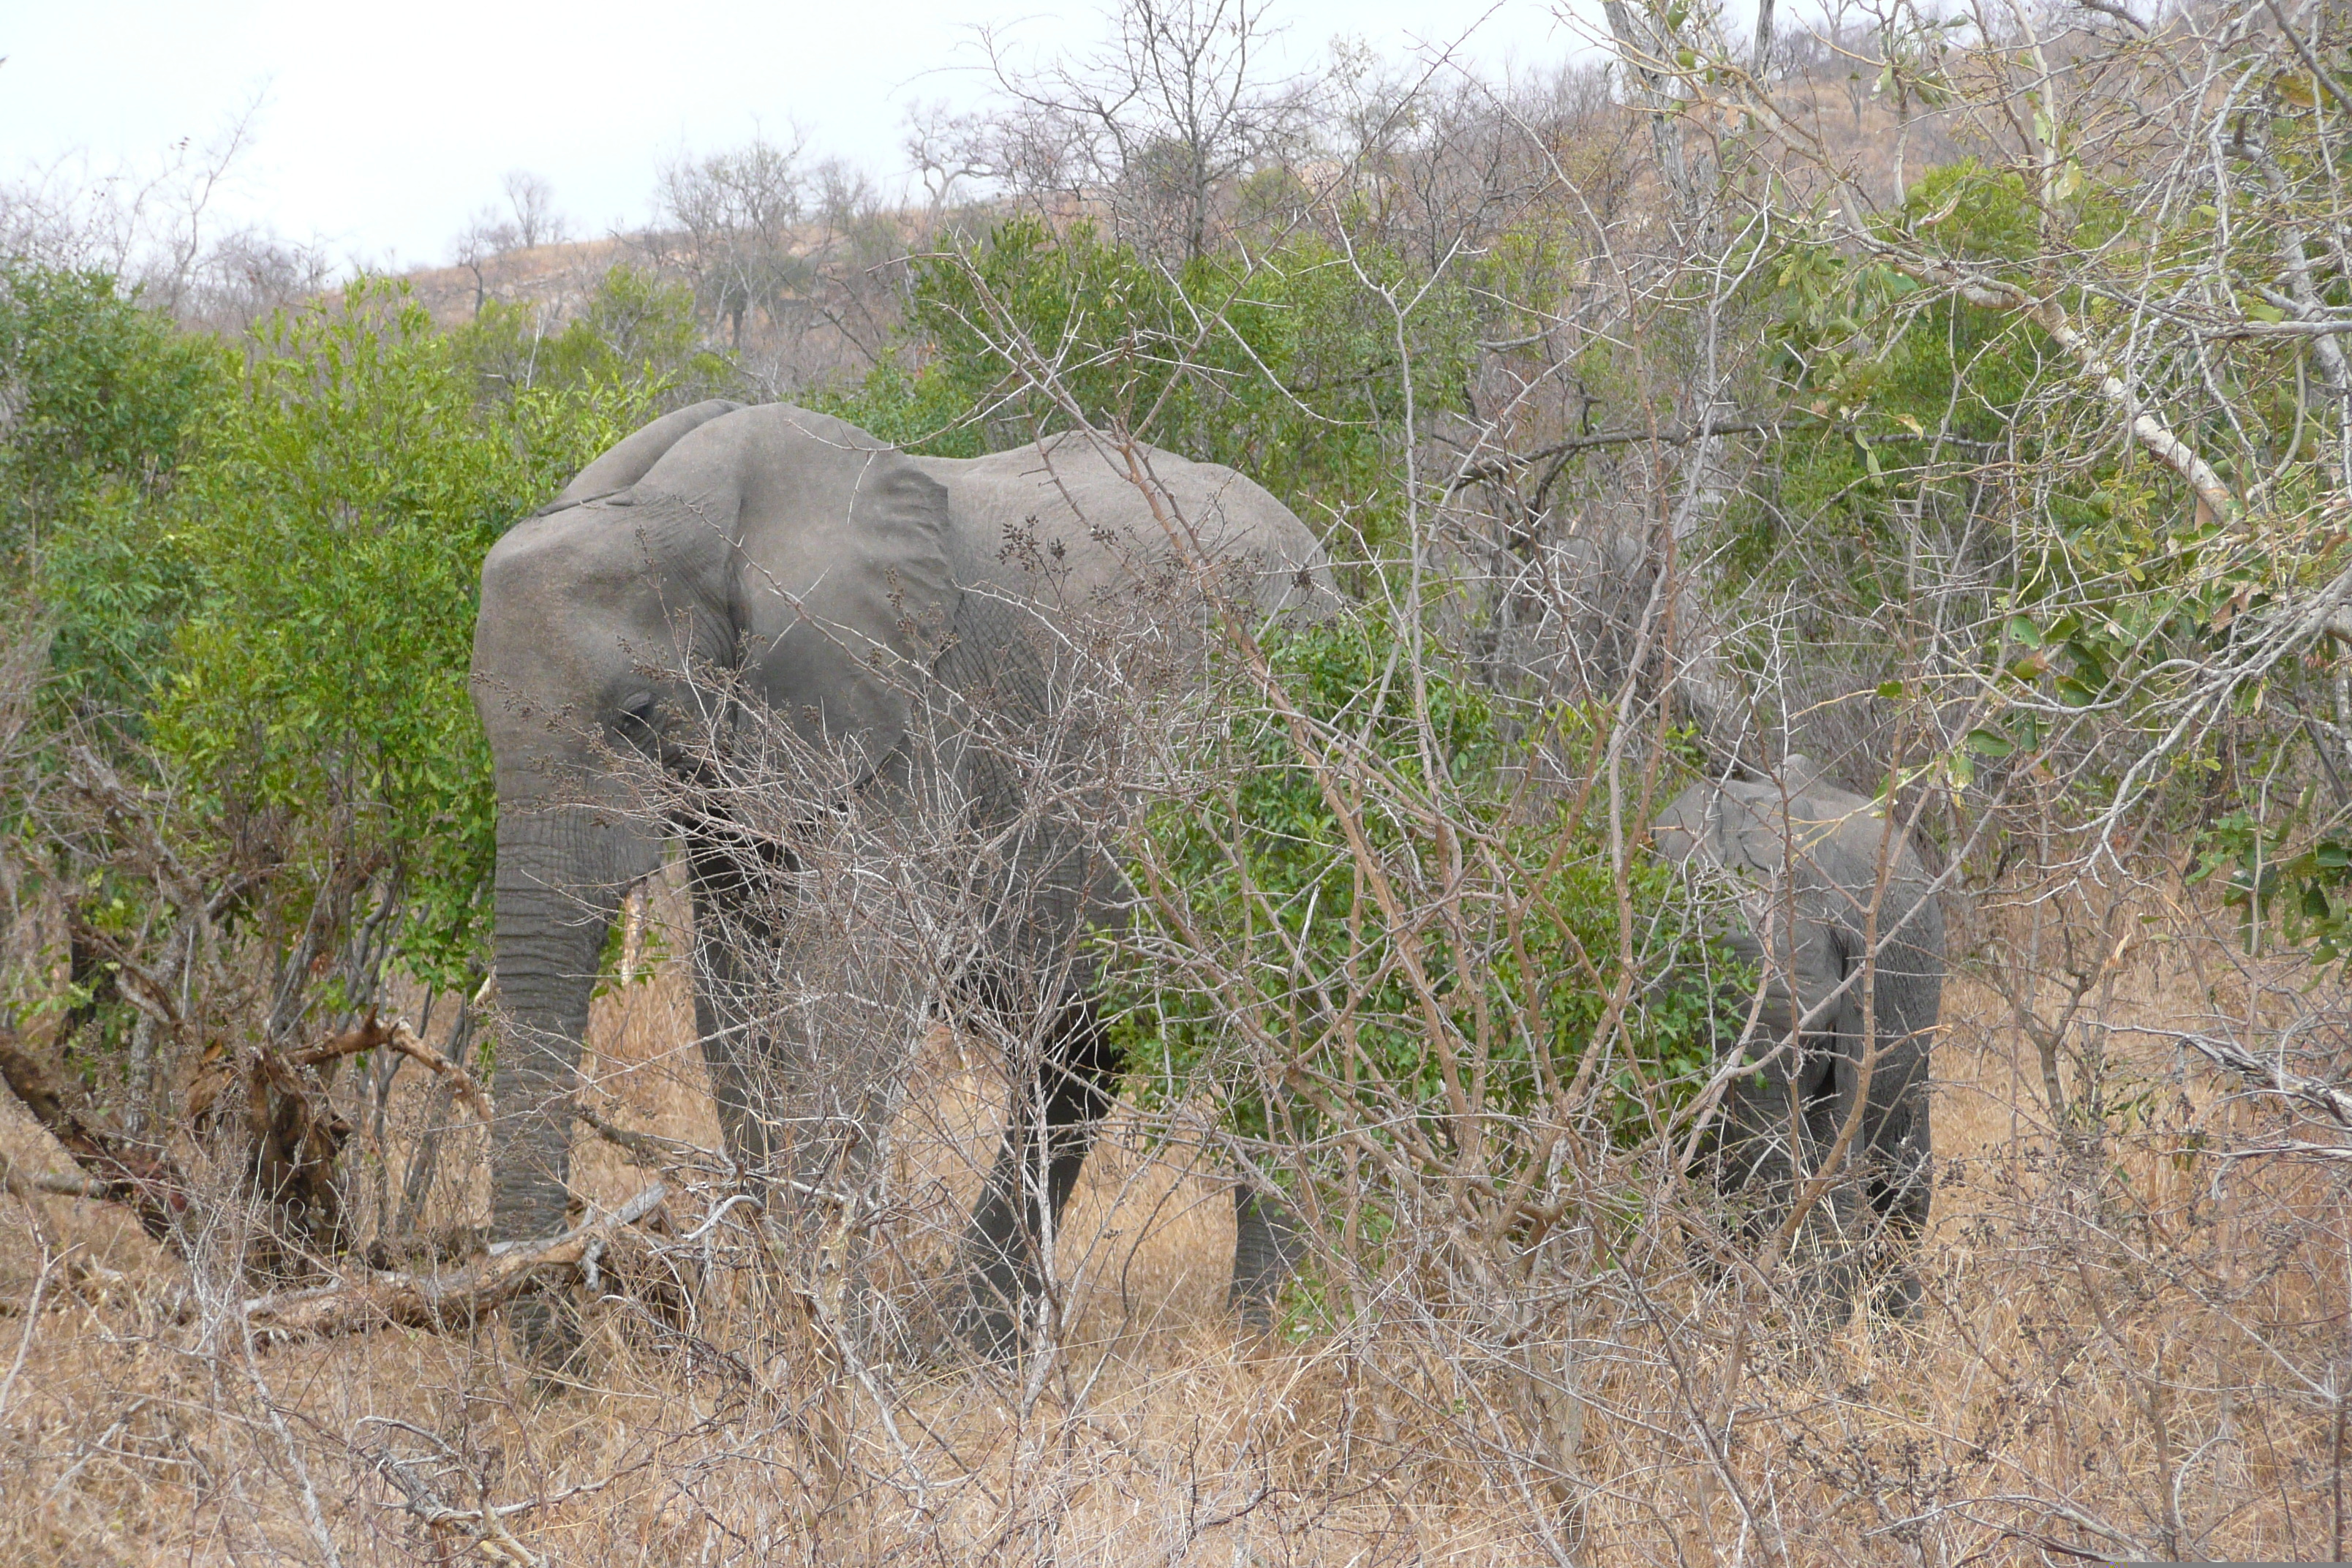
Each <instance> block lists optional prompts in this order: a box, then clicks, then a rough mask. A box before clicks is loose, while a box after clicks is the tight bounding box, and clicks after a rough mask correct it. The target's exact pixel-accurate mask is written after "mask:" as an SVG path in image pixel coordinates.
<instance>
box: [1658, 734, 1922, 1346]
mask: <svg viewBox="0 0 2352 1568" xmlns="http://www.w3.org/2000/svg"><path fill="white" fill-rule="evenodd" d="M1654 838H1655V841H1656V842H1657V845H1658V847H1659V848H1660V849H1661V850H1662V851H1663V852H1664V854H1666V855H1667V856H1669V857H1670V858H1674V859H1676V860H1679V861H1682V862H1684V863H1685V864H1689V865H1693V866H1696V867H1703V868H1713V869H1715V870H1717V871H1719V872H1723V873H1727V874H1729V876H1730V877H1731V878H1732V879H1733V880H1734V882H1735V884H1736V886H1737V887H1738V889H1739V904H1740V910H1741V917H1742V919H1741V929H1739V930H1738V931H1735V932H1733V933H1732V934H1731V937H1730V945H1731V946H1732V947H1733V949H1734V951H1735V952H1737V953H1738V956H1739V957H1740V958H1742V959H1743V960H1745V961H1746V962H1748V963H1752V964H1754V965H1755V966H1756V968H1757V971H1758V973H1759V989H1760V992H1761V995H1760V996H1758V997H1751V998H1750V999H1749V1000H1750V1001H1751V1003H1754V1004H1756V1005H1755V1006H1754V1007H1753V1012H1754V1016H1755V1024H1754V1026H1753V1027H1752V1028H1751V1029H1750V1030H1749V1031H1748V1036H1747V1037H1746V1038H1744V1039H1742V1040H1741V1041H1740V1042H1739V1048H1740V1051H1741V1053H1742V1059H1743V1061H1747V1062H1750V1063H1753V1064H1754V1065H1755V1067H1756V1069H1757V1070H1755V1071H1752V1072H1742V1073H1740V1074H1739V1075H1738V1077H1736V1078H1734V1079H1731V1081H1730V1082H1729V1084H1728V1085H1727V1088H1726V1090H1725V1095H1726V1100H1725V1104H1724V1108H1723V1125H1722V1131H1721V1133H1720V1135H1719V1137H1718V1138H1717V1144H1716V1160H1717V1164H1716V1171H1717V1181H1718V1183H1719V1184H1721V1186H1722V1187H1723V1189H1724V1190H1725V1191H1726V1192H1727V1193H1737V1192H1743V1191H1744V1192H1745V1193H1746V1194H1748V1196H1750V1197H1752V1198H1754V1199H1756V1200H1758V1201H1757V1205H1756V1209H1755V1211H1754V1215H1753V1219H1752V1222H1751V1233H1762V1232H1766V1231H1769V1229H1771V1228H1772V1227H1774V1226H1777V1225H1779V1224H1781V1223H1783V1222H1785V1220H1786V1217H1787V1215H1788V1214H1789V1212H1790V1205H1791V1203H1792V1202H1793V1201H1794V1199H1795V1198H1796V1196H1797V1195H1798V1194H1800V1193H1801V1191H1802V1189H1803V1185H1804V1184H1808V1183H1809V1182H1810V1181H1811V1178H1813V1177H1815V1176H1817V1175H1820V1174H1822V1173H1827V1175H1828V1177H1829V1182H1828V1185H1827V1186H1826V1187H1825V1188H1824V1190H1823V1191H1822V1194H1820V1200H1819V1203H1818V1205H1817V1207H1816V1208H1815V1210H1814V1211H1813V1215H1814V1220H1813V1223H1812V1224H1811V1225H1809V1226H1808V1227H1807V1235H1806V1237H1802V1238H1801V1247H1802V1249H1803V1250H1804V1251H1805V1252H1807V1253H1809V1254H1811V1258H1813V1260H1814V1267H1815V1268H1816V1270H1817V1272H1818V1279H1817V1283H1818V1285H1819V1287H1820V1289H1821V1294H1822V1302H1823V1304H1824V1305H1825V1307H1826V1309H1827V1316H1828V1317H1829V1318H1830V1319H1831V1320H1832V1321H1835V1322H1843V1321H1844V1320H1845V1319H1846V1317H1847V1316H1848V1315H1849V1314H1850V1313H1851V1312H1852V1310H1853V1300H1854V1297H1855V1294H1856V1292H1857V1290H1858V1289H1860V1288H1861V1287H1862V1286H1863V1284H1864V1281H1865V1279H1867V1278H1868V1277H1869V1276H1871V1275H1873V1274H1878V1275H1881V1276H1883V1279H1882V1280H1881V1283H1882V1284H1883V1287H1884V1296H1883V1299H1884V1300H1885V1304H1886V1306H1887V1308H1888V1310H1890V1311H1891V1312H1893V1313H1895V1314H1896V1315H1901V1314H1906V1313H1907V1312H1909V1311H1910V1310H1912V1309H1913V1308H1914V1307H1915V1306H1916V1303H1917V1300H1918V1297H1919V1289H1920V1288H1919V1282H1918V1279H1917V1276H1916V1274H1915V1273H1914V1272H1913V1271H1912V1268H1911V1267H1910V1255H1911V1253H1912V1251H1913V1250H1914V1248H1915V1247H1916V1241H1917V1239H1918V1237H1919V1236H1920V1235H1921V1233H1922V1232H1923V1231H1924V1230H1925V1229H1926V1226H1927V1211H1928V1204H1929V1201H1930V1199H1931V1196H1932V1186H1933V1184H1932V1173H1931V1172H1930V1170H1929V1168H1928V1158H1929V1154H1930V1152H1931V1144H1930V1140H1929V1134H1928V1077H1929V1067H1930V1057H1931V1049H1932V1047H1933V1044H1934V1040H1935V1034H1936V1021H1937V1010H1938V1009H1939V1007H1940V1006H1941V1005H1942V999H1943V988H1944V920H1943V911H1942V909H1941V907H1940V906H1939V905H1938V903H1937V899H1936V895H1935V891H1934V889H1935V879H1934V878H1932V877H1931V876H1930V875H1929V874H1928V873H1927V869H1926V868H1925V867H1923V866H1922V865H1921V863H1920V860H1919V858H1918V855H1917V854H1916V852H1915V851H1914V850H1913V848H1912V847H1911V845H1910V843H1909V841H1908V840H1907V839H1906V837H1904V835H1903V834H1902V832H1901V831H1900V830H1899V829H1898V828H1897V827H1896V826H1895V825H1894V824H1893V823H1892V822H1891V821H1889V819H1888V818H1887V816H1885V813H1883V812H1882V811H1880V810H1879V809H1878V808H1877V807H1875V806H1874V805H1873V803H1871V802H1870V801H1867V800H1864V799H1863V798H1862V797H1861V796H1859V795H1851V794H1848V793H1847V792H1846V791H1844V790H1842V789H1839V788H1837V787H1835V786H1834V785H1832V784H1829V783H1827V782H1826V781H1825V780H1823V779H1822V777H1821V775H1820V773H1819V772H1818V771H1817V770H1816V769H1815V768H1814V766H1813V765H1812V764H1811V763H1810V762H1809V761H1808V760H1807V759H1805V758H1803V757H1800V756H1791V757H1790V758H1789V759H1788V762H1787V763H1786V764H1785V765H1784V766H1783V767H1782V769H1781V771H1780V776H1778V777H1777V778H1769V779H1764V780H1760V781H1754V782H1730V781H1722V782H1718V781H1708V782H1706V783H1702V784H1694V785H1692V786H1691V787H1690V788H1689V789H1687V790H1685V791H1684V792H1683V794H1682V795H1680V796H1678V797H1677V798H1676V799H1675V802H1674V804H1673V805H1670V806H1669V807H1667V809H1666V810H1665V811H1664V813H1663V814H1662V815H1661V816H1659V818H1658V821H1657V824H1656V826H1655V827H1654ZM1857 1107H1858V1108H1859V1111H1860V1114H1859V1117H1858V1118H1857V1117H1856V1116H1855V1114H1854V1113H1855V1111H1856V1110H1857ZM1850 1121H1851V1122H1852V1123H1853V1131H1852V1132H1851V1134H1849V1133H1848V1131H1847V1127H1848V1123H1849V1122H1850ZM1842 1140H1843V1148H1841V1146H1840V1145H1841V1141H1842Z"/></svg>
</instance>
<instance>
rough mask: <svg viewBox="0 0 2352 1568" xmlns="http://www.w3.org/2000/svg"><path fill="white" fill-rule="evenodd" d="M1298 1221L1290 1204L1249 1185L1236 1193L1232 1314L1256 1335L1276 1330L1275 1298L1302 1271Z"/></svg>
mask: <svg viewBox="0 0 2352 1568" xmlns="http://www.w3.org/2000/svg"><path fill="white" fill-rule="evenodd" d="M1299 1249H1300V1248H1299V1235H1298V1222H1297V1218H1296V1216H1294V1215H1292V1214H1291V1212H1290V1208H1289V1205H1286V1204H1285V1203H1284V1202H1283V1201H1282V1200H1281V1199H1280V1198H1279V1197H1277V1196H1276V1195H1275V1194H1272V1193H1265V1192H1260V1191H1258V1190H1257V1189H1256V1188H1255V1187H1253V1186H1251V1185H1250V1184H1247V1183H1246V1182H1244V1183H1240V1184H1236V1185H1235V1186H1234V1282H1233V1286H1232V1288H1231V1289H1229V1290H1228V1291H1227V1292H1226V1295H1225V1305H1226V1307H1227V1309H1228V1310H1232V1311H1234V1312H1237V1313H1239V1314H1240V1316H1241V1320H1242V1325H1243V1326H1244V1328H1246V1329H1248V1330H1250V1331H1252V1332H1254V1333H1261V1334H1262V1333H1266V1332H1268V1331H1271V1330H1272V1329H1273V1328H1274V1304H1275V1298H1276V1297H1277V1296H1279V1295H1280V1294H1281V1293H1282V1287H1283V1283H1284V1281H1286V1280H1287V1279H1289V1278H1290V1275H1291V1271H1292V1270H1293V1269H1294V1268H1297V1266H1298V1254H1299Z"/></svg>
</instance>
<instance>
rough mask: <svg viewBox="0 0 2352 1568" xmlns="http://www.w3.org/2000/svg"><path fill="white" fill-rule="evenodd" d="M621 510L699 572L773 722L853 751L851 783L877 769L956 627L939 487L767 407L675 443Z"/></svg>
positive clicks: (944, 495) (880, 450)
mask: <svg viewBox="0 0 2352 1568" xmlns="http://www.w3.org/2000/svg"><path fill="white" fill-rule="evenodd" d="M630 499H631V500H632V502H633V505H634V507H635V510H636V511H637V514H638V516H639V518H640V520H641V521H642V522H643V523H645V524H646V525H647V529H648V531H649V532H653V533H659V534H662V535H665V536H667V537H668V539H669V542H670V544H669V551H671V552H675V553H676V556H677V559H679V560H680V561H681V562H683V563H688V565H689V566H690V567H692V568H698V569H700V570H701V571H702V572H703V574H704V575H702V576H701V577H700V579H699V585H700V587H701V589H702V596H703V597H704V599H705V601H706V602H707V603H709V604H711V605H712V607H713V608H718V607H719V606H720V605H723V606H724V611H725V614H726V616H727V617H728V619H729V620H730V623H731V626H732V629H733V633H734V643H735V647H736V657H737V661H738V663H739V665H740V668H743V669H744V670H745V672H746V673H747V674H749V675H750V676H751V679H752V683H753V685H754V686H755V688H756V689H759V690H760V691H761V693H762V694H763V695H764V696H765V697H766V698H767V700H768V701H769V703H770V705H771V706H772V708H773V709H774V710H776V711H777V713H778V714H779V715H780V716H782V718H784V719H785V720H786V721H788V722H789V723H790V724H791V725H792V726H793V729H794V730H795V731H798V732H799V733H800V735H801V736H802V738H803V739H804V740H806V741H809V742H813V743H822V744H824V745H826V746H828V747H831V748H834V749H841V748H844V747H847V748H851V749H854V750H856V751H857V752H862V754H863V756H864V758H865V766H864V768H862V769H860V770H859V771H860V772H861V773H865V772H870V771H871V769H872V768H873V767H875V766H877V765H878V764H879V763H880V760H881V759H882V757H883V756H884V755H885V754H886V753H887V752H889V750H890V749H891V748H892V747H894V746H895V745H897V744H898V741H899V739H900V738H901V737H902V736H903V735H904V734H905V733H906V731H907V727H908V721H909V716H910V714H911V711H912V708H913V703H914V700H915V693H916V690H917V689H918V688H919V685H920V683H921V682H922V680H923V679H925V677H926V675H927V673H928V671H929V668H930V666H931V665H932V664H933V663H934V662H935V661H936V660H937V658H938V657H939V654H940V649H941V647H943V646H944V645H945V642H946V638H947V632H948V627H949V626H950V623H951V622H952V620H953V618H954V615H955V607H956V600H957V596H958V595H957V591H956V587H955V583H954V570H953V567H952V565H951V552H950V516H949V510H948V492H947V490H946V489H945V488H944V487H942V486H941V485H940V483H939V482H938V481H936V480H934V479H931V478H930V477H929V475H927V474H925V473H923V472H922V471H921V470H920V469H919V468H918V467H916V465H915V464H914V463H913V462H912V461H911V460H910V459H908V458H907V457H906V456H905V455H904V454H903V453H901V452H899V451H898V450H897V449H896V448H894V447H889V446H887V445H886V444H885V443H883V442H881V441H879V440H877V439H876V438H875V437H872V436H869V435H867V434H866V432H865V431H863V430H860V429H858V428H857V427H856V426H853V425H850V424H847V423H845V422H844V421H842V420H839V419H835V418H833V417H831V416H827V415H823V414H816V413H812V412H811V411H809V410H807V409H803V408H794V407H792V406H790V405H783V404H772V405H766V406H762V407H756V408H746V409H743V410H741V411H740V412H737V413H733V414H730V415H727V416H724V417H722V418H719V419H715V420H712V421H711V422H709V424H706V425H704V426H701V427H700V428H698V429H697V430H695V431H693V432H692V433H691V434H690V435H688V436H687V437H684V438H683V439H681V440H679V441H678V442H677V445H676V446H674V447H671V448H670V449H669V451H668V452H667V453H666V454H665V455H664V456H663V457H662V458H661V460H660V461H658V462H656V464H654V465H653V467H652V468H650V469H649V470H648V471H647V472H646V475H645V477H644V478H643V479H639V480H638V481H637V483H636V486H635V489H634V491H633V492H632V493H631V498H630ZM714 550H715V552H716V553H715V554H714V553H713V552H714ZM677 575H678V577H679V578H680V580H686V579H692V578H694V577H695V571H694V570H688V571H687V572H684V573H681V574H677Z"/></svg>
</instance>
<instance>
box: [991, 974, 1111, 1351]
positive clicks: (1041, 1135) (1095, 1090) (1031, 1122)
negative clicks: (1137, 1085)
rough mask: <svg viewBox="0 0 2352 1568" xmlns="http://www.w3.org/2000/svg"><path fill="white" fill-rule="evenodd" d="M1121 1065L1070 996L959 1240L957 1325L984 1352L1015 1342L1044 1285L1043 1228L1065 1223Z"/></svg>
mask: <svg viewBox="0 0 2352 1568" xmlns="http://www.w3.org/2000/svg"><path fill="white" fill-rule="evenodd" d="M1118 1069H1119V1062H1118V1048H1117V1047H1115V1046H1114V1045H1112V1043H1111V1040H1110V1034H1109V1031H1108V1029H1106V1028H1105V1027H1104V1026H1103V1024H1102V1020H1101V1019H1100V1017H1098V1016H1097V1014H1096V1012H1095V1007H1094V1005H1093V1004H1092V1003H1091V1002H1074V1003H1072V1004H1070V1005H1069V1006H1068V1007H1067V1008H1066V1009H1065V1011H1064V1012H1063V1013H1062V1015H1061V1016H1060V1017H1059V1018H1058V1019H1056V1020H1055V1024H1054V1026H1053V1028H1052V1030H1051V1032H1050V1033H1049V1034H1048V1036H1047V1037H1046V1040H1045V1050H1044V1052H1043V1060H1042V1061H1041V1063H1040V1065H1039V1069H1038V1075H1037V1078H1036V1079H1035V1081H1034V1084H1032V1085H1029V1086H1027V1087H1026V1089H1025V1091H1024V1092H1023V1093H1021V1094H1019V1095H1017V1096H1016V1097H1015V1100H1014V1104H1013V1109H1012V1114H1011V1117H1010V1119H1009V1122H1008V1125H1007V1126H1006V1128H1005V1130H1004V1142H1003V1145H1002V1147H1000V1148H999V1149H998V1151H997V1155H996V1163H995V1166H994V1168H993V1169H992V1171H991V1172H990V1173H989V1178H988V1185H987V1187H986V1188H985V1189H984V1190H983V1191H982V1194H981V1199H980V1203H979V1205H978V1206H977V1207H976V1208H974V1209H973V1211H972V1215H971V1229H970V1231H969V1233H968V1236H967V1239H966V1244H965V1251H966V1255H967V1258H968V1259H969V1273H970V1279H971V1298H970V1300H969V1302H968V1304H967V1306H966V1308H965V1310H964V1317H963V1321H962V1323H961V1332H962V1335H963V1337H964V1339H965V1340H967V1341H968V1342H971V1344H972V1345H974V1346H975V1347H976V1348H978V1349H979V1350H981V1351H982V1352H986V1353H988V1354H991V1355H1005V1354H1010V1353H1012V1352H1014V1351H1016V1350H1018V1349H1019V1348H1020V1344H1021V1342H1022V1338H1023V1324H1022V1320H1023V1318H1024V1314H1025V1313H1026V1312H1027V1311H1028V1310H1029V1309H1030V1307H1031V1306H1032V1304H1033V1303H1034V1301H1035V1300H1037V1298H1038V1297H1039V1295H1040V1294H1041V1292H1042V1289H1043V1286H1044V1281H1045V1237H1046V1236H1047V1235H1048V1234H1049V1231H1048V1226H1058V1225H1059V1224H1060V1223H1061V1218H1062V1211H1063V1209H1064V1207H1065V1206H1066V1205H1067V1204H1068V1203H1069V1199H1070V1194H1071V1192H1072V1190H1073V1189H1075V1188H1076V1186H1077V1184H1078V1171H1079V1168H1080V1167H1081V1166H1083V1165H1084V1164H1085V1163H1086V1158H1087V1150H1088V1149H1090V1148H1092V1147H1093V1146H1094V1141H1095V1135H1096V1134H1097V1132H1098V1131H1100V1130H1101V1127H1102V1120H1103V1118H1104V1117H1105V1116H1106V1115H1107V1114H1108V1112H1109V1110H1110V1107H1111V1100H1112V1094H1113V1090H1114V1089H1116V1088H1117V1087H1118Z"/></svg>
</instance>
